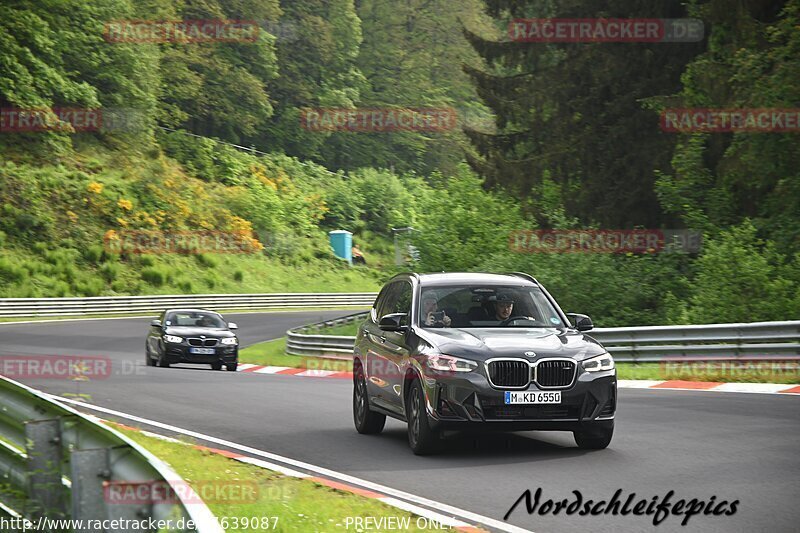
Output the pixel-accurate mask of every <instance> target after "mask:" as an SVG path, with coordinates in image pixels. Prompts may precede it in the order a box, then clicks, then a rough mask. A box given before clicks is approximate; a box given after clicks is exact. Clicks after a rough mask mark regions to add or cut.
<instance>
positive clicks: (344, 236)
mask: <svg viewBox="0 0 800 533" xmlns="http://www.w3.org/2000/svg"><path fill="white" fill-rule="evenodd" d="M328 235H329V236H330V239H331V247H332V248H333V253H334V255H335V256H336V257H338V258H340V259H345V260H346V261H347V262H348V263H350V264H351V265H352V264H353V234H352V233H350V232H349V231H347V230H343V229H337V230H335V231H329V232H328Z"/></svg>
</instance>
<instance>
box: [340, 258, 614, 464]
mask: <svg viewBox="0 0 800 533" xmlns="http://www.w3.org/2000/svg"><path fill="white" fill-rule="evenodd" d="M592 327H593V326H592V321H591V320H590V319H589V317H588V316H585V315H578V314H570V315H567V314H565V313H564V312H563V311H562V310H561V308H560V307H559V306H558V304H557V303H556V301H555V300H554V299H553V297H552V296H551V295H550V294H549V293H548V292H547V290H546V289H545V288H544V287H543V286H542V285H541V284H540V283H539V282H538V281H537V280H536V279H534V278H533V277H532V276H529V275H527V274H520V273H512V274H463V273H441V274H400V275H398V276H395V277H394V278H392V279H391V280H390V281H389V282H388V283H387V284H386V285H385V286H384V288H383V290H381V292H380V294H379V295H378V298H377V299H376V301H375V304H374V306H373V308H372V311H371V313H370V315H369V317H368V318H367V320H366V321H365V322H364V323H363V324H362V325H361V326H360V328H359V331H358V335H357V337H356V342H355V349H354V353H353V379H354V390H353V418H354V422H355V426H356V429H357V430H358V432H359V433H378V432H380V431H381V430H382V429H383V426H384V423H385V421H386V416H391V417H393V418H397V419H399V420H403V421H406V422H407V423H408V441H409V444H410V446H411V449H412V450H413V451H414V453H417V454H423V453H429V452H431V451H434V450H436V449H437V448H439V447H440V445H441V444H442V435H443V433H444V432H445V431H448V430H463V429H470V430H472V429H478V430H483V429H485V430H492V431H497V430H500V431H524V430H559V431H571V432H572V433H573V435H574V437H575V441H576V443H577V444H578V446H579V447H581V448H588V449H599V448H605V447H607V446H608V444H609V443H610V442H611V437H612V435H613V432H614V417H615V413H616V399H617V374H616V369H615V366H614V359H613V358H612V357H611V355H610V354H609V353H608V352H607V351H606V350H605V348H603V346H602V345H601V344H600V343H599V342H597V341H596V340H595V339H593V338H592V337H590V336H589V335H587V334H586V333H585V332H586V331H588V330H590V329H592Z"/></svg>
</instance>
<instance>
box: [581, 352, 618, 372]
mask: <svg viewBox="0 0 800 533" xmlns="http://www.w3.org/2000/svg"><path fill="white" fill-rule="evenodd" d="M581 365H583V369H584V370H586V371H587V372H600V371H602V370H612V369H613V368H614V358H613V357H611V354H610V353H604V354H603V355H598V356H597V357H590V358H589V359H586V360H584V361H583V362H582V363H581Z"/></svg>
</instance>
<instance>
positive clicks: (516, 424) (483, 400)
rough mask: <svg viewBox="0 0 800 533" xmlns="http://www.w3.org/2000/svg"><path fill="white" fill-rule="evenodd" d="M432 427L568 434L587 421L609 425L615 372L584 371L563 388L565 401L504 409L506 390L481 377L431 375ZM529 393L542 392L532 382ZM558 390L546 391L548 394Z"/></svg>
mask: <svg viewBox="0 0 800 533" xmlns="http://www.w3.org/2000/svg"><path fill="white" fill-rule="evenodd" d="M424 382H425V391H426V396H427V400H428V414H429V416H430V419H431V424H432V425H434V426H436V427H437V428H439V429H470V428H478V427H480V428H486V429H497V430H504V431H507V430H510V431H515V430H520V431H522V430H533V429H541V430H566V431H571V430H575V429H579V428H581V427H583V426H584V425H585V424H586V423H598V422H599V423H603V422H602V421H607V422H606V423H611V422H608V421H612V420H613V419H614V416H615V414H616V408H617V405H616V403H617V374H616V370H608V371H604V372H591V373H590V372H583V371H581V370H580V369H579V370H578V375H577V376H576V378H575V381H574V383H573V384H572V385H571V386H570V387H568V388H565V389H556V390H561V403H559V404H543V405H506V404H505V402H504V389H502V388H494V387H492V386H491V385H489V382H488V380H487V378H486V376H484V375H483V374H481V373H479V372H469V373H464V374H454V373H448V374H446V375H445V374H440V373H431V374H430V375H427V376H424ZM524 390H526V391H539V390H543V389H540V388H539V387H537V386H536V384H535V383H531V384H530V385H529V386H528V387H527V389H524ZM552 390H554V389H547V392H549V391H552Z"/></svg>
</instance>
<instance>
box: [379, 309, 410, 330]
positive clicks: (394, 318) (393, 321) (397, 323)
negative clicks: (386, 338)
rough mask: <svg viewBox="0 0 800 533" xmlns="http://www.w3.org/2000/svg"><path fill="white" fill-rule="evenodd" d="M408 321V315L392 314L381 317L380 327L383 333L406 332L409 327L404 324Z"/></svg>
mask: <svg viewBox="0 0 800 533" xmlns="http://www.w3.org/2000/svg"><path fill="white" fill-rule="evenodd" d="M407 319H408V314H407V313H392V314H390V315H384V316H382V317H381V321H380V322H378V327H379V328H381V329H382V330H383V331H405V330H407V329H408V326H407V325H405V324H403V322H404V321H405V320H407Z"/></svg>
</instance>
